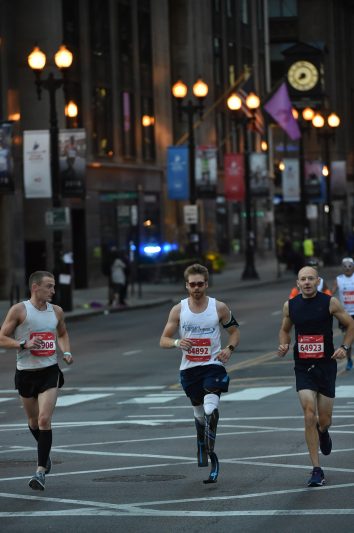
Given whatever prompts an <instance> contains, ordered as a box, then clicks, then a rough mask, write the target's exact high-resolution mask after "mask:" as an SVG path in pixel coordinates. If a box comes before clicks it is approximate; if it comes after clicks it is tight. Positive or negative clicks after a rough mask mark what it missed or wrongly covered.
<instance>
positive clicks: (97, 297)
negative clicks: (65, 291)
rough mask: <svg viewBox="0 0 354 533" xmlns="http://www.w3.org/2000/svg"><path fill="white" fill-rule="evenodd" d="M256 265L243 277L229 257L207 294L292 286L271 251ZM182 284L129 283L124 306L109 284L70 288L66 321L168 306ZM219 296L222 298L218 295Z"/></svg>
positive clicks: (2, 310)
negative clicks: (116, 302)
mask: <svg viewBox="0 0 354 533" xmlns="http://www.w3.org/2000/svg"><path fill="white" fill-rule="evenodd" d="M255 267H256V271H257V273H258V275H259V279H258V280H257V279H255V280H242V279H241V276H242V272H243V270H244V259H243V258H242V257H241V258H232V259H231V260H230V259H227V264H226V267H225V269H224V270H223V272H221V273H219V274H213V275H212V277H211V279H210V281H209V286H210V291H209V292H210V293H211V294H213V295H215V296H216V297H218V291H219V290H221V291H223V292H224V291H227V290H232V289H238V290H243V289H248V288H250V287H255V286H259V287H261V286H264V285H268V284H270V283H279V282H284V283H287V284H288V286H289V291H290V288H291V287H292V286H293V285H294V282H295V278H296V276H295V274H294V273H293V272H289V271H285V265H283V264H282V265H280V266H279V264H278V263H277V260H276V258H275V257H274V254H273V253H271V252H269V253H267V254H265V255H264V256H260V255H258V256H257V257H256V258H255ZM339 272H340V266H338V267H337V266H336V267H323V268H322V269H321V271H320V275H321V276H323V277H324V278H325V279H326V280H328V282H329V285H330V286H331V285H332V281H333V280H334V278H335V276H336V275H337V274H338V273H339ZM185 294H186V292H185V285H184V282H183V279H181V280H180V283H179V282H177V283H168V282H166V281H161V283H145V282H144V283H142V284H141V286H140V288H139V287H138V285H137V284H135V285H134V286H129V289H128V298H127V303H128V305H127V306H126V307H123V308H112V307H109V306H108V305H107V303H108V287H107V285H105V286H102V287H92V288H89V289H76V290H74V291H73V310H72V311H67V312H65V317H66V320H67V321H69V320H76V319H79V318H83V317H85V316H91V315H99V314H108V313H120V312H126V311H130V310H133V309H138V308H148V307H153V306H157V305H162V304H164V303H168V302H170V303H171V305H172V304H173V303H175V302H178V301H179V300H180V299H181V297H183V295H185ZM221 298H222V297H221ZM9 307H10V302H9V301H7V300H0V319H1V321H2V320H3V319H4V317H5V315H6V313H7V311H8V309H9Z"/></svg>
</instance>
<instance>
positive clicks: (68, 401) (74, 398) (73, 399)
mask: <svg viewBox="0 0 354 533" xmlns="http://www.w3.org/2000/svg"><path fill="white" fill-rule="evenodd" d="M107 396H113V395H112V394H69V395H67V396H59V398H58V400H57V407H68V406H69V405H75V404H78V403H83V402H89V401H91V400H99V399H100V398H106V397H107Z"/></svg>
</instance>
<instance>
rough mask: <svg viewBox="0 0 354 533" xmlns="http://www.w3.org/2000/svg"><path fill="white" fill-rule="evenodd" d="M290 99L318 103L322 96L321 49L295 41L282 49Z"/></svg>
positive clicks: (296, 101)
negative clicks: (295, 42) (292, 44)
mask: <svg viewBox="0 0 354 533" xmlns="http://www.w3.org/2000/svg"><path fill="white" fill-rule="evenodd" d="M283 55H284V57H285V71H286V79H287V83H288V90H289V96H290V99H291V100H292V101H293V102H294V103H300V102H301V101H310V102H313V103H319V102H320V101H321V99H322V98H323V94H324V86H323V59H324V58H323V51H322V50H320V49H318V48H315V47H314V46H311V45H309V44H306V43H297V44H295V45H294V46H291V47H290V48H287V49H286V50H284V51H283Z"/></svg>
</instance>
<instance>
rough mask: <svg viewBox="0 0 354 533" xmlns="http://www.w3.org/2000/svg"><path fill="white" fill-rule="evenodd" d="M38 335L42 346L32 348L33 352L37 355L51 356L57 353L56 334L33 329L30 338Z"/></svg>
mask: <svg viewBox="0 0 354 533" xmlns="http://www.w3.org/2000/svg"><path fill="white" fill-rule="evenodd" d="M33 337H36V338H37V339H40V340H41V347H40V348H32V350H31V354H32V355H35V356H37V357H49V356H50V355H54V354H55V335H54V333H50V332H49V331H39V332H35V331H33V332H32V333H31V334H30V339H33Z"/></svg>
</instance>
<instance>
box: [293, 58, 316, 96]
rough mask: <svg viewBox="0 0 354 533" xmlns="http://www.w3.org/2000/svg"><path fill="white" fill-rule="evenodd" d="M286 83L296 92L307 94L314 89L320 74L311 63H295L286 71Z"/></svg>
mask: <svg viewBox="0 0 354 533" xmlns="http://www.w3.org/2000/svg"><path fill="white" fill-rule="evenodd" d="M287 77H288V82H289V84H290V85H291V87H293V88H294V89H295V90H296V91H301V92H307V91H311V89H313V88H314V87H316V85H317V83H318V81H319V79H320V73H319V71H318V68H317V66H316V65H314V64H313V63H311V61H305V60H300V61H295V63H293V64H292V65H291V66H290V68H289V70H288V74H287Z"/></svg>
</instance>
